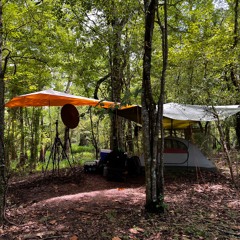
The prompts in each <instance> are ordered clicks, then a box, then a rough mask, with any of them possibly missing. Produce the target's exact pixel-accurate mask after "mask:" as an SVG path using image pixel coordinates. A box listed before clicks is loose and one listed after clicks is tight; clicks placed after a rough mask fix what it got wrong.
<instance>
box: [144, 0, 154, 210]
mask: <svg viewBox="0 0 240 240" xmlns="http://www.w3.org/2000/svg"><path fill="white" fill-rule="evenodd" d="M144 5H145V37H144V56H143V81H142V126H143V139H144V143H143V149H144V161H145V176H146V206H145V207H146V210H147V211H154V212H155V211H156V210H157V206H158V196H157V143H158V140H156V139H158V129H157V128H156V126H157V125H156V124H157V122H156V120H157V118H156V103H155V102H154V99H153V95H152V88H151V56H152V39H153V29H154V21H155V13H156V9H157V0H151V1H145V2H144Z"/></svg>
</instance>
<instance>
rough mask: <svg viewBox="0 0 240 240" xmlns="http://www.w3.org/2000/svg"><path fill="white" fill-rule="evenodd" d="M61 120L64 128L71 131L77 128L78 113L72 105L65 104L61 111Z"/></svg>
mask: <svg viewBox="0 0 240 240" xmlns="http://www.w3.org/2000/svg"><path fill="white" fill-rule="evenodd" d="M61 118H62V121H63V123H64V125H65V126H67V127H69V128H71V129H73V128H76V127H77V126H78V123H79V113H78V110H77V108H76V107H75V106H74V105H72V104H65V105H64V106H63V107H62V109H61Z"/></svg>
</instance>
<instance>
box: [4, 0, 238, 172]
mask: <svg viewBox="0 0 240 240" xmlns="http://www.w3.org/2000/svg"><path fill="white" fill-rule="evenodd" d="M152 2H153V1H144V2H142V1H139V0H131V1H129V0H126V1H119V0H111V1H105V0H100V1H99V0H97V1H94V0H92V1H85V0H83V1H76V0H48V1H44V0H36V1H35V0H21V1H18V0H17V1H11V0H2V1H1V11H0V18H1V24H0V38H1V41H0V42H1V43H0V47H1V56H2V58H1V69H0V72H1V74H0V91H1V95H0V97H1V110H0V111H1V112H0V115H1V118H0V120H1V121H0V128H1V129H0V130H1V134H2V135H1V140H2V141H1V145H2V147H1V149H4V150H5V151H4V152H5V159H4V162H5V164H6V165H7V166H10V165H11V163H12V162H14V161H15V162H19V161H20V158H21V157H23V156H24V157H25V158H26V159H28V164H29V166H30V167H29V169H34V168H35V167H36V164H37V162H38V161H39V158H41V155H40V154H39V153H40V152H44V151H46V149H47V148H49V146H50V145H51V139H52V138H53V137H54V131H55V126H54V123H55V121H56V120H58V119H59V112H60V111H59V108H51V109H50V108H48V107H47V108H45V107H43V108H14V109H4V107H3V106H4V103H6V102H7V101H8V100H10V99H11V98H12V97H14V96H17V95H21V94H26V93H31V92H34V91H41V90H44V89H49V88H53V89H54V90H57V91H62V92H68V93H71V94H75V95H80V96H85V97H94V98H98V99H101V100H110V101H115V102H121V103H122V104H123V105H124V104H140V105H141V103H142V101H141V96H142V91H143V85H142V78H143V59H144V58H143V57H144V50H146V49H145V48H144V44H145V43H144V34H145V30H146V25H145V13H146V10H147V9H148V7H149V4H150V3H152ZM155 4H156V16H155V17H156V18H155V21H156V22H157V23H158V24H156V25H155V28H154V30H153V31H154V34H153V35H152V37H153V41H152V48H151V54H152V55H151V93H152V96H153V100H155V101H156V102H158V100H159V94H160V92H161V85H160V84H159V82H160V81H159V79H160V78H161V76H162V71H163V68H164V65H163V64H162V61H164V60H162V59H164V56H163V55H164V51H163V47H162V46H163V45H162V44H163V38H162V34H163V28H164V27H166V26H165V25H161V24H160V23H161V22H163V23H164V13H166V12H165V9H164V6H165V4H166V5H167V10H168V11H167V27H168V32H167V35H168V68H167V69H166V79H165V89H164V94H165V98H164V101H165V102H177V103H186V104H195V105H230V104H239V101H240V99H239V91H240V78H239V74H240V68H239V60H240V49H239V35H240V30H239V1H238V0H231V1H230V0H215V1H214V0H202V1H199V0H198V1H195V0H192V1H184V0H182V1H181V0H180V1H178V0H176V1H174V0H169V1H159V2H157V1H156V2H155ZM162 27H163V28H162ZM79 112H80V116H81V118H80V125H79V127H78V128H76V129H74V130H73V131H72V132H71V137H72V143H76V144H78V145H93V146H94V148H95V149H96V157H97V156H98V150H99V149H100V148H109V147H110V146H113V145H114V143H113V141H114V138H109V136H111V135H114V134H117V135H118V136H117V139H118V140H119V142H118V144H119V148H121V149H124V150H126V151H128V152H132V153H134V152H136V151H137V150H138V144H139V139H137V140H136V139H135V142H134V130H133V129H134V127H135V126H134V125H133V123H130V122H126V121H123V120H119V119H116V120H115V121H119V122H118V124H117V125H114V124H111V122H110V120H109V115H108V113H106V111H102V110H98V109H93V108H79ZM106 116H107V117H106ZM110 116H112V117H113V118H114V115H111V114H110ZM89 119H90V121H89ZM224 124H225V125H224V128H223V129H224V131H225V133H224V134H225V136H226V140H227V143H228V146H229V147H230V148H235V147H238V146H239V142H240V141H239V140H240V127H239V125H240V118H239V116H237V117H234V118H231V119H230V120H229V121H227V122H225V123H224ZM116 126H118V128H117V129H116ZM205 127H206V129H207V131H205V132H204V128H205ZM119 129H121V131H119ZM135 129H136V128H135ZM199 129H200V130H198V133H199V131H200V132H202V133H203V134H202V136H201V137H199V135H197V136H198V139H195V140H196V141H199V142H202V143H204V142H205V141H204V139H209V138H210V137H211V139H213V142H212V144H213V145H214V146H215V147H216V148H217V147H218V148H221V146H220V144H217V145H218V146H216V144H215V143H218V142H219V136H218V134H217V133H216V131H215V128H214V125H212V126H211V127H210V124H208V125H206V126H204V125H201V126H200V128H199ZM64 131H65V128H64V126H63V125H60V134H61V136H64ZM3 132H4V133H5V138H4V142H3ZM110 133H111V134H110ZM113 133H114V134H113ZM206 134H207V135H206ZM209 136H210V137H209ZM86 139H87V140H86ZM133 142H134V144H132V143H133ZM127 143H129V144H127ZM213 145H209V143H208V144H206V146H208V147H209V146H210V149H211V150H212V146H213ZM216 148H215V149H216ZM207 150H209V149H205V151H207ZM0 155H1V162H2V160H3V159H2V158H3V157H2V156H3V152H2V150H1V152H0Z"/></svg>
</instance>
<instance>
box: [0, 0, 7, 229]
mask: <svg viewBox="0 0 240 240" xmlns="http://www.w3.org/2000/svg"><path fill="white" fill-rule="evenodd" d="M2 44H3V24H2V1H1V0H0V224H1V225H2V224H3V220H4V207H5V189H6V178H5V151H4V94H5V86H4V69H3V68H2V64H3V61H2Z"/></svg>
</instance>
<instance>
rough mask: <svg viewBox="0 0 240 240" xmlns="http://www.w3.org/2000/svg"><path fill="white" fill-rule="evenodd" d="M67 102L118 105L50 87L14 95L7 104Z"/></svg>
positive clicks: (17, 105)
mask: <svg viewBox="0 0 240 240" xmlns="http://www.w3.org/2000/svg"><path fill="white" fill-rule="evenodd" d="M65 104H72V105H75V106H95V107H96V106H99V107H104V108H110V107H114V106H116V105H118V104H117V103H114V102H109V101H101V100H97V99H93V98H87V97H81V96H75V95H71V94H68V93H63V92H58V91H54V90H52V89H48V90H44V91H40V92H33V93H29V94H24V95H21V96H17V97H14V98H13V99H11V100H10V101H9V102H7V103H6V104H5V106H6V107H9V108H12V107H30V106H36V107H41V106H64V105H65Z"/></svg>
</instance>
